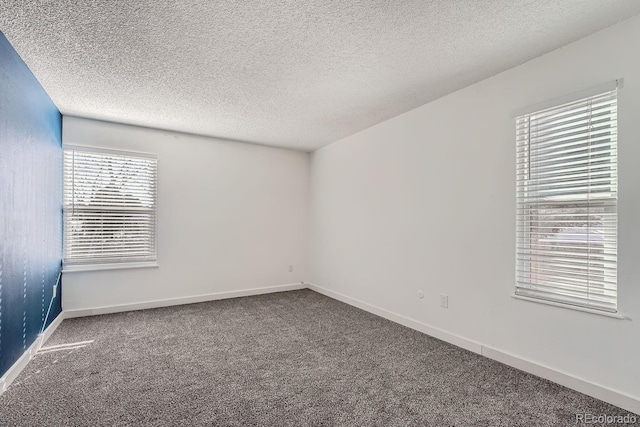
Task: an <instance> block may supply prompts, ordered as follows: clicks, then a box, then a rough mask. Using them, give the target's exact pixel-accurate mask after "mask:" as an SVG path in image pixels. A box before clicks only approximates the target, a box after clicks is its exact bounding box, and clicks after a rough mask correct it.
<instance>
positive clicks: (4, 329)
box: [0, 32, 62, 376]
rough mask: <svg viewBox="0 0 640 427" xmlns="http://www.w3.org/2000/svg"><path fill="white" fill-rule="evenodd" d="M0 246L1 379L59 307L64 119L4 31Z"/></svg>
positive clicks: (0, 43) (0, 50)
mask: <svg viewBox="0 0 640 427" xmlns="http://www.w3.org/2000/svg"><path fill="white" fill-rule="evenodd" d="M0 245H1V246H0V376H2V375H4V374H5V373H6V372H7V370H8V369H9V368H10V367H11V366H12V365H13V364H14V363H15V362H16V361H17V360H18V359H19V358H20V356H21V355H22V354H23V353H24V352H25V351H26V349H28V348H29V346H30V345H31V344H33V342H34V341H35V340H36V338H37V337H38V334H39V333H40V331H41V330H42V329H43V327H46V326H48V325H49V324H50V323H51V322H52V321H53V320H55V318H56V317H57V316H58V315H59V314H60V313H61V311H62V307H61V289H60V287H59V288H58V293H57V296H56V297H55V298H53V286H54V285H55V283H56V281H57V279H58V275H59V274H60V271H61V259H62V117H61V115H60V112H59V111H58V109H57V108H56V106H55V105H54V104H53V102H52V101H51V99H50V98H49V96H48V95H47V94H46V92H45V91H44V89H43V88H42V86H41V85H40V83H39V82H38V80H37V79H36V78H35V76H34V75H33V74H32V73H31V71H30V70H29V68H28V67H27V65H26V64H25V63H24V62H23V61H22V59H21V58H20V56H19V55H18V53H17V52H16V51H15V50H14V49H13V47H12V46H11V44H10V43H9V41H8V40H7V39H6V37H5V36H4V34H2V32H0ZM52 301H53V302H52ZM51 302H52V305H51V312H50V313H49V316H48V317H47V311H48V308H49V304H50V303H51ZM45 317H47V320H46V325H44V323H45Z"/></svg>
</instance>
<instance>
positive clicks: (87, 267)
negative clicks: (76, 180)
mask: <svg viewBox="0 0 640 427" xmlns="http://www.w3.org/2000/svg"><path fill="white" fill-rule="evenodd" d="M62 150H63V157H64V155H65V154H66V153H67V152H68V151H78V152H83V153H89V154H91V153H93V154H105V155H113V156H120V157H125V158H128V159H148V160H152V161H153V162H154V164H155V166H154V174H153V181H154V182H153V187H154V192H153V200H154V204H153V207H152V208H151V210H150V212H152V215H153V217H154V220H153V240H152V241H153V254H152V255H151V256H149V257H145V258H147V259H134V258H127V257H122V259H121V260H119V259H118V257H114V258H111V259H105V260H100V259H96V260H89V259H85V260H84V261H82V260H81V261H78V262H73V261H71V262H70V261H69V260H68V259H67V258H66V257H67V243H68V241H67V236H66V231H65V236H64V238H63V260H62V272H63V273H68V272H83V271H97V270H118V269H130V268H154V267H159V264H158V155H157V154H153V153H146V152H139V151H131V150H120V149H110V148H103V147H94V146H87V145H77V144H63V145H62ZM63 164H64V162H63ZM63 167H64V166H63ZM63 182H64V183H63V187H64V188H63V194H64V192H65V191H66V185H67V176H66V175H65V172H63ZM68 207H69V206H68V204H67V203H66V200H65V199H64V197H63V203H62V210H63V230H66V227H67V223H66V221H67V218H68V217H67V215H66V210H67V209H68ZM116 210H117V209H114V210H113V211H116ZM140 210H141V211H142V210H143V209H140ZM104 211H105V212H106V211H108V210H104ZM141 258H142V257H141Z"/></svg>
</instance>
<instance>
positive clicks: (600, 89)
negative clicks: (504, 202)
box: [511, 78, 630, 320]
mask: <svg viewBox="0 0 640 427" xmlns="http://www.w3.org/2000/svg"><path fill="white" fill-rule="evenodd" d="M623 84H624V80H623V79H621V78H620V79H616V80H612V81H610V82H607V83H605V84H601V85H598V86H594V87H591V88H589V89H585V90H582V91H578V92H574V93H572V94H569V95H566V96H562V97H557V98H555V99H552V100H548V101H545V102H541V103H537V104H534V105H532V106H529V107H525V108H521V109H518V110H515V111H513V112H512V119H513V120H514V122H515V121H517V119H518V118H519V117H521V116H525V115H529V114H534V113H538V112H541V111H544V110H547V109H552V108H555V107H560V106H562V105H564V104H569V103H573V102H578V101H581V100H584V99H586V98H591V97H596V96H598V95H601V94H604V93H607V92H613V91H614V90H619V89H620V88H622V87H623ZM618 99H619V94H617V95H616V102H617V101H618ZM618 128H619V126H618V125H617V124H616V133H617V130H618ZM616 150H617V141H616ZM516 151H517V144H516ZM516 157H517V156H516ZM618 161H619V157H618V158H617V159H616V168H617V167H618ZM517 168H518V166H517V163H516V236H515V237H516V241H515V255H516V260H515V267H516V272H515V273H516V274H515V286H514V287H512V293H511V297H512V298H514V299H519V300H523V301H529V302H535V303H539V304H545V305H551V306H554V307H561V308H565V309H570V310H575V311H581V312H585V313H591V314H598V315H602V316H605V317H611V318H615V319H626V320H630V319H629V317H626V316H625V315H624V314H622V313H621V311H620V305H619V302H620V299H619V296H620V292H619V291H620V286H619V283H618V281H617V280H616V306H617V307H616V311H608V310H606V309H600V308H591V307H588V306H583V305H578V304H572V303H571V302H563V301H561V300H554V299H547V298H544V297H538V296H529V295H521V294H518V293H517V291H518V288H519V286H518V279H519V274H518V271H517V269H518V261H517V256H518V252H519V244H518V231H517V227H518V209H519V208H518V203H519V202H518V197H519V196H518V190H517V189H518V188H519V181H518V172H517ZM617 185H619V182H616V186H617ZM617 205H618V202H617V198H616V206H617ZM616 213H617V214H618V210H617V208H616ZM618 247H619V234H618V236H617V239H616V251H617V249H618ZM616 269H617V268H616Z"/></svg>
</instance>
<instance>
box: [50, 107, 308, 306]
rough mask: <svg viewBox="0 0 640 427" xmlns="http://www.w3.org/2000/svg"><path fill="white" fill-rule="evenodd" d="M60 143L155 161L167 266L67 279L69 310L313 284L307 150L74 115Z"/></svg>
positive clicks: (162, 261) (161, 251) (161, 255)
mask: <svg viewBox="0 0 640 427" xmlns="http://www.w3.org/2000/svg"><path fill="white" fill-rule="evenodd" d="M63 143H64V144H78V145H89V146H96V147H106V148H113V149H119V150H132V151H142V152H148V153H156V154H157V155H158V244H159V246H158V263H159V265H160V267H159V268H144V269H128V270H110V271H97V272H83V273H79V272H72V273H65V274H64V276H63V308H64V310H65V311H68V310H86V309H93V308H97V307H110V306H123V305H126V304H137V303H143V302H149V301H159V300H166V299H174V298H185V297H193V296H198V295H207V294H217V293H229V292H230V293H232V294H233V293H236V294H237V293H238V291H244V290H247V289H254V288H264V287H270V286H278V285H286V284H292V283H299V282H301V281H303V280H306V279H307V275H308V273H307V248H308V185H309V183H308V177H309V155H308V154H307V153H303V152H297V151H289V150H284V149H276V148H268V147H261V146H257V145H250V144H244V143H238V142H230V141H223V140H218V139H212V138H204V137H198V136H193V135H185V134H180V133H173V132H165V131H160V130H153V129H145V128H140V127H133V126H125V125H120V124H113V123H106V122H99V121H92V120H86V119H79V118H75V117H64V121H63ZM289 264H294V272H293V273H290V272H289Z"/></svg>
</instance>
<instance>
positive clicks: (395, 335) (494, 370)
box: [0, 290, 628, 427]
mask: <svg viewBox="0 0 640 427" xmlns="http://www.w3.org/2000/svg"><path fill="white" fill-rule="evenodd" d="M78 342H89V343H85V344H81V345H77V346H76V347H75V348H65V347H57V348H56V347H53V348H52V346H56V345H63V344H70V343H78ZM82 345H84V346H82ZM44 347H45V348H49V349H50V350H49V351H48V352H42V353H39V354H38V355H37V356H36V357H35V358H34V359H33V361H32V362H31V363H30V364H29V365H28V366H27V368H26V369H25V370H24V371H23V372H22V373H21V375H20V376H19V377H18V378H17V380H16V381H15V382H14V384H13V385H12V386H11V387H10V388H9V390H7V392H6V393H5V394H4V395H3V396H1V397H0V425H3V426H7V425H10V426H14V425H18V426H59V425H63V426H67V425H68V426H129V425H131V426H138V425H145V426H146V425H149V426H201V425H202V426H252V425H259V426H304V425H312V426H414V425H415V426H425V425H426V426H510V427H511V426H556V425H559V426H569V425H576V418H575V414H576V413H585V412H586V413H591V414H608V415H627V414H628V413H627V412H625V411H623V410H622V409H620V408H617V407H615V406H611V405H608V404H606V403H604V402H601V401H598V400H596V399H593V398H591V397H588V396H585V395H583V394H580V393H577V392H575V391H572V390H569V389H567V388H564V387H562V386H559V385H556V384H554V383H551V382H549V381H546V380H543V379H540V378H537V377H535V376H532V375H529V374H526V373H523V372H521V371H518V370H516V369H513V368H510V367H508V366H505V365H502V364H500V363H497V362H494V361H492V360H489V359H486V358H484V357H482V356H479V355H477V354H474V353H471V352H468V351H466V350H462V349H460V348H457V347H454V346H452V345H450V344H447V343H444V342H442V341H439V340H437V339H434V338H431V337H429V336H426V335H424V334H421V333H419V332H416V331H413V330H411V329H408V328H405V327H403V326H400V325H397V324H395V323H392V322H389V321H387V320H384V319H382V318H379V317H377V316H374V315H371V314H369V313H366V312H364V311H362V310H359V309H357V308H353V307H351V306H349V305H346V304H343V303H340V302H338V301H335V300H332V299H330V298H327V297H325V296H322V295H320V294H317V293H315V292H313V291H310V290H302V291H293V292H283V293H277V294H269V295H261V296H253V297H246V298H236V299H229V300H223V301H214V302H207V303H200V304H191V305H183V306H176V307H168V308H160V309H153V310H143V311H135V312H128V313H120V314H112V315H104V316H96V317H87V318H79V319H68V320H65V321H64V322H63V323H62V325H61V326H60V327H59V328H58V330H57V331H56V332H55V333H54V335H53V336H52V337H51V338H50V339H49V341H48V342H47V343H46V344H45V346H44ZM51 350H56V351H51ZM596 425H597V424H596Z"/></svg>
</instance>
